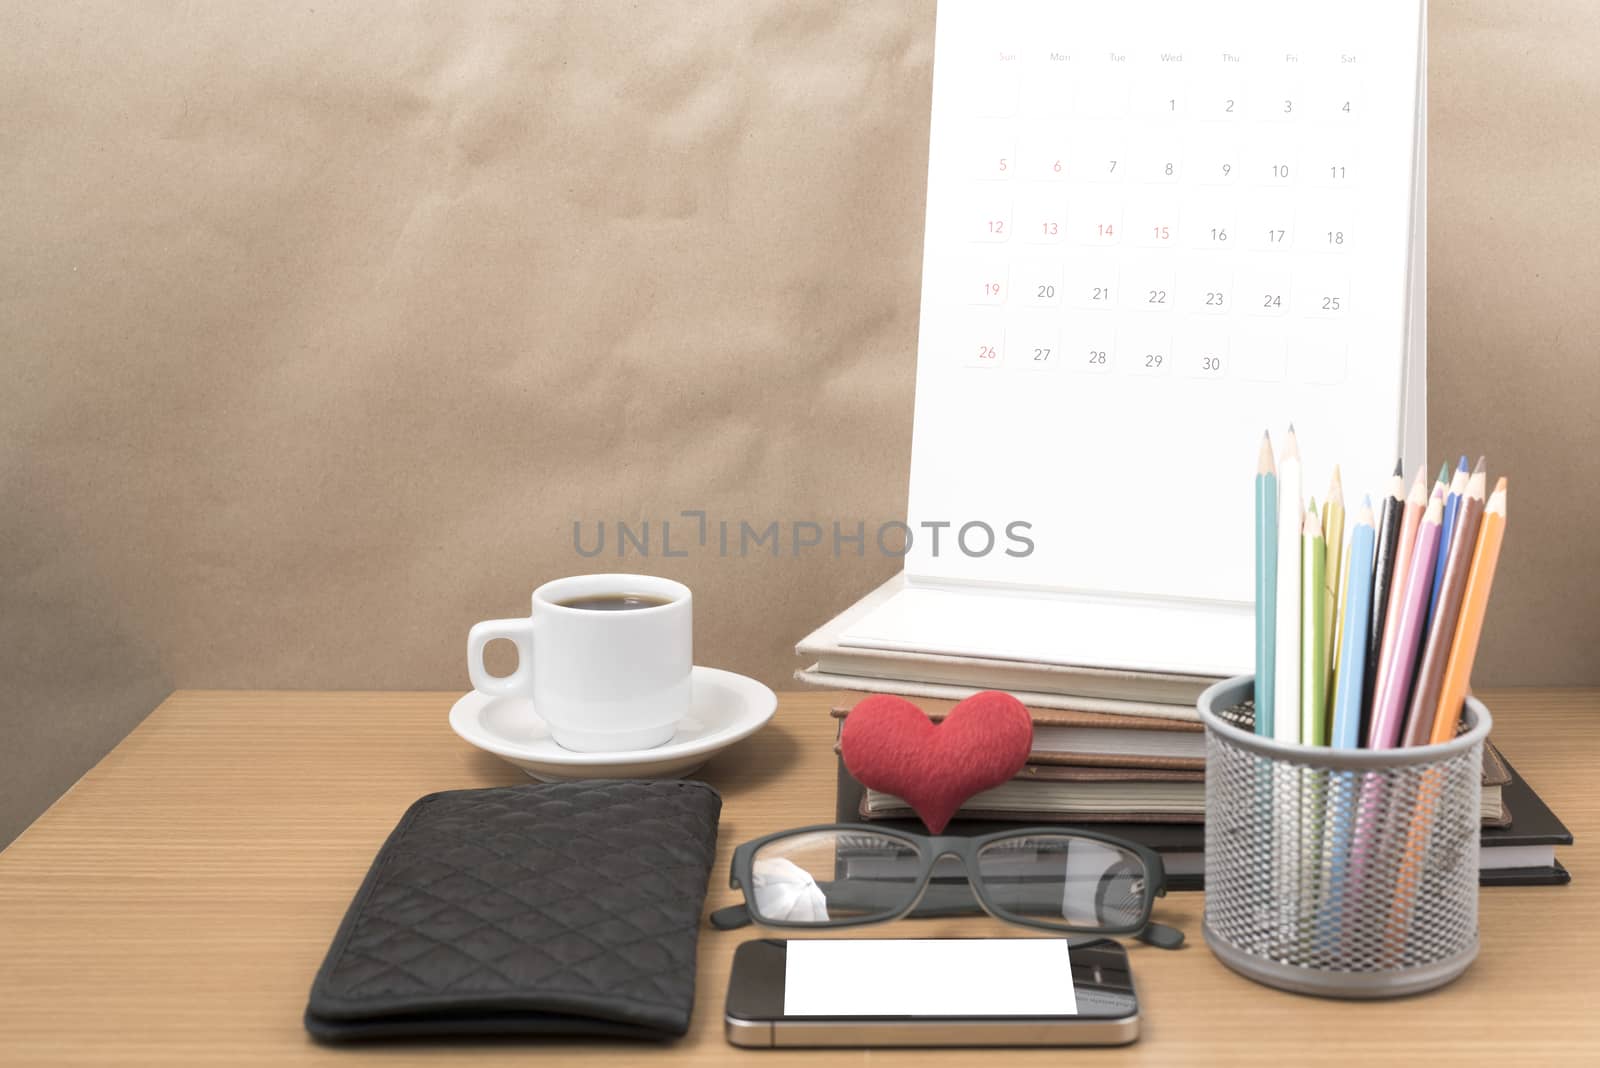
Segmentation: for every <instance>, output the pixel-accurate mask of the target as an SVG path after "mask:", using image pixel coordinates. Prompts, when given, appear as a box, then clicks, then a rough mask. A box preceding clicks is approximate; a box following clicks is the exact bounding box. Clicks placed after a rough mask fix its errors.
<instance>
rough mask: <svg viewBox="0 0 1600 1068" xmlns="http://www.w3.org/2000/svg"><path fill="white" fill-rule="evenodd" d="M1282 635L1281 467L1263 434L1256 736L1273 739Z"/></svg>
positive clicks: (1259, 488) (1259, 482)
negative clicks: (1279, 588) (1279, 551)
mask: <svg viewBox="0 0 1600 1068" xmlns="http://www.w3.org/2000/svg"><path fill="white" fill-rule="evenodd" d="M1277 636H1278V468H1277V465H1276V464H1275V463H1274V462H1273V459H1272V437H1271V435H1269V434H1268V433H1267V432H1266V431H1262V432H1261V454H1260V457H1259V459H1258V460H1257V463H1256V733H1257V734H1261V735H1265V736H1267V737H1268V738H1270V737H1272V709H1273V700H1272V699H1273V693H1272V688H1273V686H1274V685H1276V682H1275V678H1276V671H1275V668H1276V664H1275V663H1274V661H1275V659H1276V657H1277V655H1278V653H1277Z"/></svg>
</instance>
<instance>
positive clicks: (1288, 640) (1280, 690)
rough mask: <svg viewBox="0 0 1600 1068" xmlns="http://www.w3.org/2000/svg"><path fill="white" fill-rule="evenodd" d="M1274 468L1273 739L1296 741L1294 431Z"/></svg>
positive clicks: (1297, 501)
mask: <svg viewBox="0 0 1600 1068" xmlns="http://www.w3.org/2000/svg"><path fill="white" fill-rule="evenodd" d="M1281 459H1282V462H1281V463H1279V465H1278V597H1277V601H1278V604H1277V609H1276V615H1277V627H1278V633H1277V638H1276V639H1275V640H1274V642H1273V650H1274V654H1275V657H1274V658H1275V660H1276V663H1277V667H1276V670H1275V672H1274V674H1273V700H1272V711H1273V715H1272V736H1273V738H1274V739H1276V740H1277V741H1280V742H1290V743H1294V742H1298V741H1299V740H1300V716H1299V714H1298V713H1299V711H1300V539H1301V531H1300V527H1301V522H1302V519H1303V517H1302V515H1301V510H1300V502H1301V500H1302V498H1301V496H1300V445H1299V442H1298V441H1297V440H1296V439H1295V434H1294V427H1293V426H1291V427H1290V428H1289V434H1288V436H1287V437H1286V438H1285V440H1284V445H1283V456H1282V457H1281Z"/></svg>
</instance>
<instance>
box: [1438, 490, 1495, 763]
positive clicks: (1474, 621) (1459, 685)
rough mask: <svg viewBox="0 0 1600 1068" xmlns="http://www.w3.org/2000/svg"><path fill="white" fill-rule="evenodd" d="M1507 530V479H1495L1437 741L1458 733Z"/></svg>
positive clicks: (1454, 643) (1448, 669) (1443, 694)
mask: <svg viewBox="0 0 1600 1068" xmlns="http://www.w3.org/2000/svg"><path fill="white" fill-rule="evenodd" d="M1505 532H1506V480H1505V479H1503V478H1502V479H1501V480H1500V481H1499V482H1496V483H1495V486H1494V492H1493V493H1491V494H1490V495H1489V503H1488V504H1486V505H1484V508H1483V521H1482V523H1481V524H1480V525H1479V527H1478V544H1477V546H1476V547H1475V548H1474V549H1473V551H1472V570H1471V571H1470V572H1469V573H1468V574H1467V590H1466V592H1465V593H1464V594H1462V595H1461V616H1460V621H1459V622H1458V623H1457V624H1456V633H1455V637H1454V638H1453V639H1452V640H1451V642H1450V659H1449V660H1448V661H1446V662H1445V668H1444V686H1443V688H1442V689H1440V691H1439V707H1438V709H1437V711H1436V712H1435V714H1434V718H1433V734H1432V737H1430V738H1429V741H1430V742H1431V743H1433V744H1435V745H1437V744H1438V743H1440V742H1448V741H1449V740H1450V739H1451V738H1454V737H1455V736H1456V724H1457V723H1458V722H1459V721H1460V718H1461V702H1462V701H1464V700H1465V699H1466V696H1467V684H1468V682H1470V681H1471V679H1472V662H1473V660H1474V659H1475V658H1476V657H1477V655H1478V638H1479V637H1480V636H1481V635H1482V634H1483V616H1484V612H1485V610H1486V609H1487V608H1488V606H1489V589H1490V587H1492V586H1493V585H1494V569H1495V564H1496V563H1497V562H1498V561H1499V559H1500V543H1501V541H1502V540H1504V538H1505Z"/></svg>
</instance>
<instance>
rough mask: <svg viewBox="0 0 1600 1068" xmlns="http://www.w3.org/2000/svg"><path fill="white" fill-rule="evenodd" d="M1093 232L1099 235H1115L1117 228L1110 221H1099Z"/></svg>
mask: <svg viewBox="0 0 1600 1068" xmlns="http://www.w3.org/2000/svg"><path fill="white" fill-rule="evenodd" d="M1095 232H1096V233H1097V234H1099V236H1101V237H1115V236H1116V232H1117V228H1116V227H1115V226H1113V225H1112V224H1111V223H1099V224H1097V225H1096V226H1095Z"/></svg>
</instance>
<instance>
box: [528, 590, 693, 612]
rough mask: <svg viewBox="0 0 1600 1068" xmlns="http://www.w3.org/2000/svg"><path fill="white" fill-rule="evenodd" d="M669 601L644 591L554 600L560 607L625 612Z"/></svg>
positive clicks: (590, 610)
mask: <svg viewBox="0 0 1600 1068" xmlns="http://www.w3.org/2000/svg"><path fill="white" fill-rule="evenodd" d="M671 603H672V602H671V601H669V600H667V599H666V598H664V597H651V596H650V595H649V594H644V593H601V594H595V595H593V596H591V597H574V598H572V599H571V600H567V601H557V602H556V604H558V605H560V606H561V607H562V608H581V609H583V610H584V611H587V612H627V611H630V610H632V609H635V608H660V607H661V606H662V605H664V604H671Z"/></svg>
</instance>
